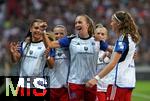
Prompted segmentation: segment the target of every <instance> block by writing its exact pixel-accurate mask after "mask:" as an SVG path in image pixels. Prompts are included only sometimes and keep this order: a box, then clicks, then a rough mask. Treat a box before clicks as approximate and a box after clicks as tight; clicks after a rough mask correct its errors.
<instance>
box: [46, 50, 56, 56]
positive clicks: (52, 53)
mask: <svg viewBox="0 0 150 101" xmlns="http://www.w3.org/2000/svg"><path fill="white" fill-rule="evenodd" d="M48 56H50V57H55V49H50V51H49V54H48Z"/></svg>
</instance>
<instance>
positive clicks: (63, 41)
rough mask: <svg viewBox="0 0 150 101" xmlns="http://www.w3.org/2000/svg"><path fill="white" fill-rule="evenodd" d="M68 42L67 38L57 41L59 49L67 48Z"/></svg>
mask: <svg viewBox="0 0 150 101" xmlns="http://www.w3.org/2000/svg"><path fill="white" fill-rule="evenodd" d="M70 41H71V39H70V38H68V37H67V36H65V37H63V38H61V39H59V40H58V42H59V44H60V46H61V47H69V44H70Z"/></svg>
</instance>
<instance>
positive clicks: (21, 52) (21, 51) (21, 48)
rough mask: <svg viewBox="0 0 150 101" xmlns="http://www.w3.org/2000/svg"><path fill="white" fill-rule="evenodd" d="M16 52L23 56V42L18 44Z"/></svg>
mask: <svg viewBox="0 0 150 101" xmlns="http://www.w3.org/2000/svg"><path fill="white" fill-rule="evenodd" d="M18 52H19V53H20V54H21V55H23V42H20V43H19V50H18Z"/></svg>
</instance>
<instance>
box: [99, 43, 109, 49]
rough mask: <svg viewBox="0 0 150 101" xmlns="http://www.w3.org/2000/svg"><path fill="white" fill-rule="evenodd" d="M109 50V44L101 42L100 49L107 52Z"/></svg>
mask: <svg viewBox="0 0 150 101" xmlns="http://www.w3.org/2000/svg"><path fill="white" fill-rule="evenodd" d="M107 48H108V43H107V42H104V41H100V49H101V50H103V51H106V50H107Z"/></svg>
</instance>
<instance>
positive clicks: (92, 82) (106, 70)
mask: <svg viewBox="0 0 150 101" xmlns="http://www.w3.org/2000/svg"><path fill="white" fill-rule="evenodd" d="M121 55H122V54H120V53H117V52H115V53H114V56H113V58H112V61H111V62H110V63H109V64H108V65H106V66H105V67H104V69H102V71H101V72H99V73H98V74H97V75H96V76H95V77H94V78H93V79H91V80H89V81H88V82H87V83H86V86H87V87H93V86H94V85H96V84H97V83H98V79H101V78H103V77H104V76H106V75H107V74H108V73H109V72H110V71H111V70H112V69H113V68H114V67H115V65H116V64H117V63H118V61H119V59H120V57H121Z"/></svg>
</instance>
